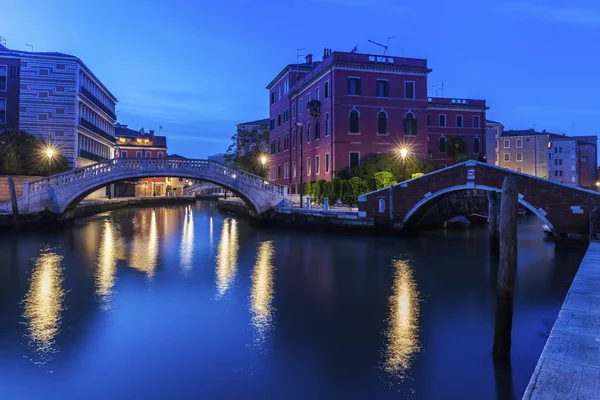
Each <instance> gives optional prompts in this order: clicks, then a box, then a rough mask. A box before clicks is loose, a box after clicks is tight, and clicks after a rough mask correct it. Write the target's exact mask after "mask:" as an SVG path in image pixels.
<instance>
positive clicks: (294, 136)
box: [292, 129, 296, 149]
mask: <svg viewBox="0 0 600 400" xmlns="http://www.w3.org/2000/svg"><path fill="white" fill-rule="evenodd" d="M292 148H294V149H295V148H296V130H295V129H294V131H293V132H292Z"/></svg>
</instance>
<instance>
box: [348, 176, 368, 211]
mask: <svg viewBox="0 0 600 400" xmlns="http://www.w3.org/2000/svg"><path fill="white" fill-rule="evenodd" d="M349 182H350V186H352V195H353V197H354V203H353V204H356V202H357V201H358V196H361V195H363V194H365V193H368V192H369V187H368V186H367V182H366V181H365V180H364V179H361V178H359V177H357V176H355V177H353V178H350V181H349Z"/></svg>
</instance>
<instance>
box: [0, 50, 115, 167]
mask: <svg viewBox="0 0 600 400" xmlns="http://www.w3.org/2000/svg"><path fill="white" fill-rule="evenodd" d="M5 44H6V43H5V42H4V41H0V132H2V131H5V130H8V129H21V130H24V131H27V132H28V133H30V134H32V135H35V136H37V137H38V138H41V139H44V140H45V141H47V142H49V143H51V144H52V145H54V146H56V147H57V148H58V150H59V151H60V153H61V154H63V155H64V156H65V157H66V158H67V160H68V162H69V166H71V167H76V166H77V167H81V166H85V165H89V164H92V163H95V162H98V161H102V160H105V159H109V158H112V157H113V154H114V144H115V138H114V136H115V132H114V129H115V128H114V124H115V120H116V115H115V105H116V102H117V99H116V97H115V96H114V95H113V94H112V93H111V92H110V91H109V90H108V89H107V88H106V86H104V84H103V83H102V82H101V81H100V79H98V77H96V75H94V73H93V72H92V71H91V70H90V69H89V68H88V67H87V66H86V65H85V64H84V63H83V61H81V60H80V59H79V58H77V57H76V56H72V55H69V54H64V53H57V52H29V51H20V50H11V49H9V48H7V47H6V45H5Z"/></svg>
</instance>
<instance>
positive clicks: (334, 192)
mask: <svg viewBox="0 0 600 400" xmlns="http://www.w3.org/2000/svg"><path fill="white" fill-rule="evenodd" d="M341 192H342V180H341V179H340V178H338V177H335V178H333V180H332V181H331V197H333V198H332V199H329V200H330V201H331V203H335V202H336V201H337V200H338V199H339V198H340V197H341V195H340V193H341Z"/></svg>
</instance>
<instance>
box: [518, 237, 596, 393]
mask: <svg viewBox="0 0 600 400" xmlns="http://www.w3.org/2000/svg"><path fill="white" fill-rule="evenodd" d="M523 399H527V400H529V399H532V400H549V399H552V400H562V399H565V400H575V399H586V400H587V399H590V400H591V399H600V243H597V242H592V243H590V245H589V248H588V250H587V253H586V254H585V257H584V258H583V261H582V262H581V265H580V266H579V270H578V272H577V274H576V275H575V279H574V280H573V283H572V285H571V288H570V289H569V292H568V293H567V297H566V299H565V301H564V303H563V305H562V308H561V310H560V312H559V314H558V319H557V320H556V322H555V323H554V327H553V328H552V332H550V337H549V338H548V341H547V342H546V346H545V347H544V350H543V351H542V355H541V356H540V359H539V361H538V364H537V366H536V368H535V371H534V373H533V376H532V377H531V381H530V382H529V385H528V386H527V389H526V391H525V395H524V396H523Z"/></svg>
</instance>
